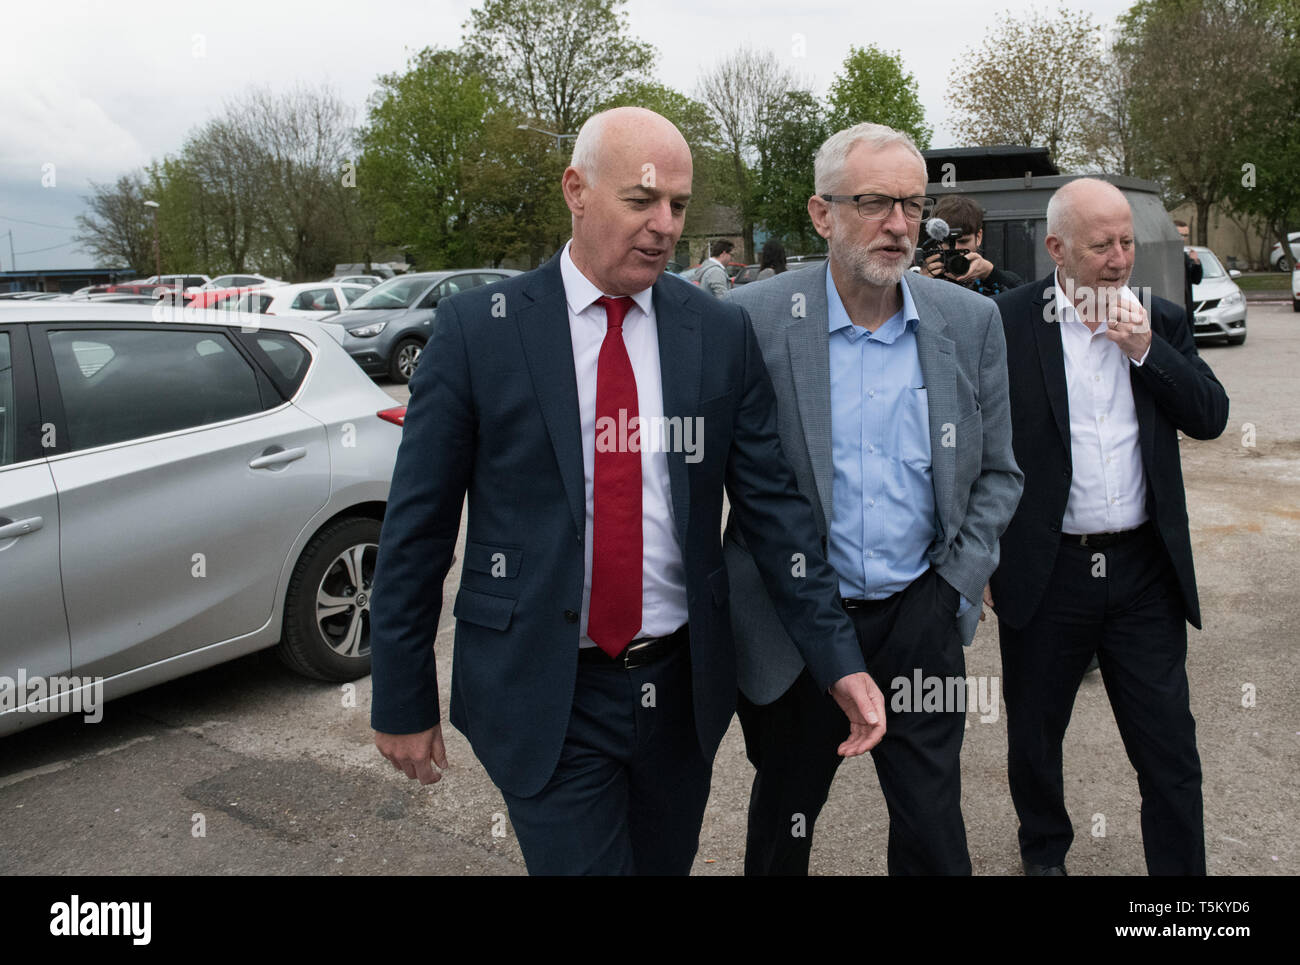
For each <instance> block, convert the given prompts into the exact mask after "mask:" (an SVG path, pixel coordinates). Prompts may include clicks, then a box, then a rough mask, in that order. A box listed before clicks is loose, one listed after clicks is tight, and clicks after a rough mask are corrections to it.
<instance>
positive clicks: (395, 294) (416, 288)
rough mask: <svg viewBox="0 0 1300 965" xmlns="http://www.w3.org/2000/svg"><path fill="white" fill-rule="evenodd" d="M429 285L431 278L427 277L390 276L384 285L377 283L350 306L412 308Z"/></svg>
mask: <svg viewBox="0 0 1300 965" xmlns="http://www.w3.org/2000/svg"><path fill="white" fill-rule="evenodd" d="M428 286H429V279H428V278H427V277H425V278H409V277H403V278H390V279H389V280H388V281H386V282H384V283H383V284H382V285H376V286H375V287H374V288H372V289H370V291H368V292H366V293H365V294H364V295H362V296H361V297H360V298H358V299H357V300H356V301H355V302H353V303H352V305H351V306H349V307H351V308H363V309H377V308H410V307H411V306H412V305H414V304H415V301H416V299H418V298H419V297H420V296H421V295H423V294H424V290H425V289H426V288H427V287H428Z"/></svg>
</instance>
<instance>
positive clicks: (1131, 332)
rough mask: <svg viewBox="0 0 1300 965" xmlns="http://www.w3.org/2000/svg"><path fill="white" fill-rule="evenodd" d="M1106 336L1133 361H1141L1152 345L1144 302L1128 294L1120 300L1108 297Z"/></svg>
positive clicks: (1149, 324)
mask: <svg viewBox="0 0 1300 965" xmlns="http://www.w3.org/2000/svg"><path fill="white" fill-rule="evenodd" d="M1106 337H1107V338H1108V339H1110V340H1111V341H1112V342H1114V343H1116V344H1117V345H1118V346H1119V347H1120V349H1121V351H1123V353H1124V354H1125V355H1127V356H1128V357H1129V358H1131V359H1132V360H1133V361H1135V362H1137V361H1140V360H1141V359H1142V357H1143V356H1144V355H1146V354H1147V349H1149V348H1150V347H1151V323H1150V322H1149V321H1148V320H1147V313H1146V309H1145V308H1143V307H1142V303H1141V302H1139V301H1138V300H1137V299H1136V298H1132V297H1129V296H1128V295H1124V296H1122V297H1121V298H1120V299H1118V300H1116V299H1109V298H1108V299H1107V300H1106Z"/></svg>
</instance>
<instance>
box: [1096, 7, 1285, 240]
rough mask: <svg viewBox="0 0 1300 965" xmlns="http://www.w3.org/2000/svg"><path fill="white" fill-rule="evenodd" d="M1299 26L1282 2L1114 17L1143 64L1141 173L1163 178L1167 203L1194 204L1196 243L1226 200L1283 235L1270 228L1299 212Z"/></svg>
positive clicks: (1137, 116) (1136, 118) (1136, 99)
mask: <svg viewBox="0 0 1300 965" xmlns="http://www.w3.org/2000/svg"><path fill="white" fill-rule="evenodd" d="M1297 19H1298V15H1297V13H1296V10H1295V7H1294V4H1293V2H1288V0H1142V2H1139V3H1137V4H1135V5H1134V6H1133V7H1132V8H1131V9H1130V10H1129V11H1128V13H1126V14H1125V15H1124V16H1123V17H1121V19H1120V23H1121V30H1122V40H1121V44H1122V46H1123V48H1124V49H1125V50H1126V52H1127V53H1128V54H1129V55H1130V56H1131V57H1132V58H1133V62H1134V63H1135V64H1137V65H1140V69H1138V70H1135V71H1134V72H1133V77H1132V101H1131V105H1132V106H1131V109H1132V118H1133V129H1134V136H1135V139H1136V142H1137V143H1140V144H1141V145H1142V147H1143V157H1142V159H1141V163H1140V164H1139V166H1138V173H1139V174H1141V175H1143V176H1147V177H1154V178H1156V179H1158V180H1160V181H1161V183H1162V184H1163V185H1164V186H1165V188H1166V192H1167V195H1168V198H1167V200H1168V201H1169V202H1171V203H1178V202H1181V201H1190V202H1192V203H1193V204H1194V205H1195V206H1196V225H1195V227H1196V240H1197V243H1198V244H1201V245H1204V244H1205V243H1206V240H1207V232H1208V229H1209V213H1210V208H1211V207H1212V206H1213V205H1215V204H1216V203H1218V202H1220V201H1223V200H1225V199H1229V198H1231V199H1233V200H1234V202H1235V203H1236V204H1237V205H1239V206H1241V207H1242V208H1245V209H1247V210H1250V209H1254V210H1255V211H1256V212H1257V213H1259V214H1262V215H1264V216H1265V217H1266V219H1267V220H1270V221H1274V222H1275V225H1274V230H1275V231H1278V232H1285V225H1282V226H1280V227H1279V226H1277V224H1276V221H1277V219H1279V218H1282V219H1284V218H1285V217H1287V212H1288V211H1293V210H1294V205H1295V191H1296V189H1295V184H1296V180H1295V179H1296V167H1297V161H1296V150H1297V139H1296V133H1295V131H1296V126H1297V121H1296V103H1297V98H1296V89H1295V79H1294V70H1295V67H1296V64H1297V61H1296V55H1295V48H1296V38H1297V31H1296V24H1297ZM1171 50H1172V51H1186V52H1187V53H1186V54H1185V55H1183V56H1177V57H1172V56H1169V51H1171ZM1244 165H1252V168H1251V169H1244V168H1243V166H1244ZM1247 170H1253V171H1254V177H1253V180H1254V183H1253V184H1249V182H1251V181H1252V178H1251V177H1248V176H1247V173H1246V172H1247ZM1261 175H1262V176H1261ZM1248 185H1249V186H1248Z"/></svg>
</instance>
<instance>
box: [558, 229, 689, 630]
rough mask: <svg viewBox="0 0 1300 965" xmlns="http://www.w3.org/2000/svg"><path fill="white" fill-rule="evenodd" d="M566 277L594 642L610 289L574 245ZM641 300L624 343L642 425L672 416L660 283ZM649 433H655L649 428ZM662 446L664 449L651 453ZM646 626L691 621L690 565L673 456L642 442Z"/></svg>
mask: <svg viewBox="0 0 1300 965" xmlns="http://www.w3.org/2000/svg"><path fill="white" fill-rule="evenodd" d="M560 275H561V277H562V279H563V281H564V297H565V300H566V301H567V302H568V305H569V337H570V338H571V339H572V341H573V367H574V371H575V374H576V375H577V378H578V413H579V416H580V418H581V421H582V468H583V475H584V477H585V480H586V490H587V533H586V537H585V540H584V547H585V556H586V560H585V563H584V567H585V571H584V576H583V584H582V624H581V637H580V640H579V646H582V647H594V646H595V645H596V644H595V642H594V641H592V640H591V638H590V637H588V636H587V616H588V611H589V610H590V607H591V555H592V549H593V539H592V511H591V506H592V493H593V491H594V487H595V459H596V367H597V363H598V362H599V359H600V346H601V343H602V342H604V340H605V309H604V307H603V306H601V305H597V304H596V299H598V298H600V297H601V296H602V295H603V294H604V293H603V292H602V291H601V290H600V289H599V288H597V287H596V286H595V285H594V284H592V283H591V281H590V280H589V279H588V278H587V276H586V275H584V274H583V273H582V272H581V271H579V270H578V266H577V265H575V264H574V263H573V258H572V257H570V255H569V245H568V244H566V245H565V246H564V251H563V253H562V254H561V255H560ZM630 297H631V298H632V301H633V302H634V303H635V304H634V305H633V307H631V308H629V309H628V311H627V316H626V318H624V319H623V344H624V345H625V346H626V348H627V354H628V358H629V359H630V360H631V362H632V373H633V375H634V376H635V377H636V401H637V408H638V409H639V410H640V412H639V415H640V417H641V424H642V425H643V426H645V425H647V424H649V423H650V421H651V420H652V419H658V418H661V417H662V416H663V414H664V393H663V379H662V375H661V371H660V368H659V329H658V326H657V324H656V322H655V310H654V298H653V293H652V289H650V288H647V289H645V290H644V291H640V292H637V293H636V294H635V295H632V296H630ZM642 435H643V437H644V436H646V435H648V434H647V433H645V432H643V433H642ZM653 449H658V451H651V450H653ZM641 541H642V563H641V629H640V631H639V632H638V633H637V634H636V636H638V637H661V636H665V635H667V634H669V633H672V632H673V631H674V630H676V629H677V628H678V627H680V626H681V625H682V624H683V623H685V622H686V618H687V610H686V566H685V564H684V563H683V562H682V550H681V547H680V546H679V545H678V544H677V532H676V530H675V528H674V525H673V508H672V493H671V491H670V489H669V481H668V455H667V453H665V452H664V451H662V446H658V447H656V446H653V445H650V446H642V447H641Z"/></svg>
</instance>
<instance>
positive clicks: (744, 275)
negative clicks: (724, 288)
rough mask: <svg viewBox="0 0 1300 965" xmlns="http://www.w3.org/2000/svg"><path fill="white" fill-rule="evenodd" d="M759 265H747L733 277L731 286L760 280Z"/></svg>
mask: <svg viewBox="0 0 1300 965" xmlns="http://www.w3.org/2000/svg"><path fill="white" fill-rule="evenodd" d="M758 272H759V267H758V265H746V266H745V267H744V269H742V270H741V271H740V272H739V273H738V274H737V275H736V276H735V277H734V278H732V279H731V287H732V288H735V287H736V286H737V285H748V284H749V283H750V282H751V281H758Z"/></svg>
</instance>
